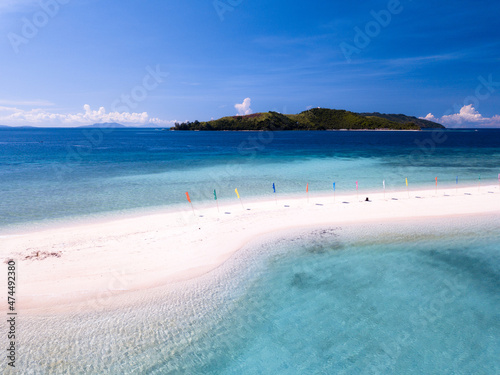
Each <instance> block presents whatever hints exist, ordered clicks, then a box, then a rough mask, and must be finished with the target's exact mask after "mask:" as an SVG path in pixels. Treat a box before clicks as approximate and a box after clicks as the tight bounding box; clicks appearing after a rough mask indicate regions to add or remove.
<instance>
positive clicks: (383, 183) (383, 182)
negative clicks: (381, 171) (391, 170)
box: [382, 180, 385, 189]
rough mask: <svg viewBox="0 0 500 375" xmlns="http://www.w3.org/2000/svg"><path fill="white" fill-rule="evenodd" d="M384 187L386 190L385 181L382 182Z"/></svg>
mask: <svg viewBox="0 0 500 375" xmlns="http://www.w3.org/2000/svg"><path fill="white" fill-rule="evenodd" d="M382 187H383V188H384V189H385V180H384V181H382Z"/></svg>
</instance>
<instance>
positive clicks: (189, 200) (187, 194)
mask: <svg viewBox="0 0 500 375" xmlns="http://www.w3.org/2000/svg"><path fill="white" fill-rule="evenodd" d="M434 181H435V186H436V192H437V188H438V178H437V177H435V178H434ZM458 182H459V178H458V176H456V177H455V186H456V189H458ZM355 183H356V194H358V191H359V183H358V180H356V182H355ZM498 184H499V187H500V173H499V174H498ZM405 186H406V188H407V191H408V194H409V184H408V177H405ZM480 186H481V175H479V176H478V187H479V188H480ZM332 187H333V199H334V202H335V193H336V182H333V184H332ZM272 188H273V194H274V197H275V200H276V184H275V183H274V182H273V185H272ZM382 189H383V192H384V199H385V192H386V183H385V180H382ZM234 192H235V194H236V197H237V199H238V200H239V201H240V203H241V206H242V207H243V208H245V207H244V205H243V202H242V200H241V196H240V193H239V192H238V189H237V188H235V189H234ZM306 194H307V197H308V200H309V183H306ZM213 195H214V201H215V203H216V205H217V211H219V202H218V199H217V190H216V189H214V192H213ZM186 199H187V201H188V202H189V204H190V205H191V209H192V210H193V213H194V207H193V202H192V201H191V197H190V196H189V192H187V191H186Z"/></svg>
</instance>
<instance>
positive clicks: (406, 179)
mask: <svg viewBox="0 0 500 375" xmlns="http://www.w3.org/2000/svg"><path fill="white" fill-rule="evenodd" d="M405 181H406V186H408V177H406V178H405Z"/></svg>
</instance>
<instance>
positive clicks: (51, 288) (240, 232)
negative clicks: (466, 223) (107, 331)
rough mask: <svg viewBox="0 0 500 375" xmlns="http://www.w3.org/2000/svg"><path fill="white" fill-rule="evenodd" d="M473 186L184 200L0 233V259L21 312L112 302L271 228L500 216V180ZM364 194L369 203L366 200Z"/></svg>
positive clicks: (195, 269) (191, 273)
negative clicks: (180, 206)
mask: <svg viewBox="0 0 500 375" xmlns="http://www.w3.org/2000/svg"><path fill="white" fill-rule="evenodd" d="M473 189H474V187H461V188H458V190H457V191H455V189H454V188H452V187H448V188H439V189H438V190H437V192H438V193H437V196H436V189H418V188H416V189H413V190H411V191H410V198H408V193H407V191H406V190H404V191H398V192H394V191H390V192H389V191H388V192H387V193H386V198H385V199H384V197H383V193H381V192H371V193H370V192H366V191H363V192H360V194H359V199H357V197H356V194H342V193H338V194H337V195H336V199H335V203H334V202H333V198H334V197H333V192H332V193H330V194H328V195H324V194H322V195H316V194H314V195H311V196H310V197H309V198H307V197H305V196H304V194H303V195H302V197H296V196H288V197H279V198H277V200H276V201H275V200H274V199H259V200H250V199H249V200H248V201H247V200H244V201H243V207H242V205H241V204H240V202H236V203H231V204H229V203H228V202H224V203H223V204H221V205H220V213H218V212H217V208H216V207H215V203H212V204H209V203H208V202H207V203H206V204H205V205H201V204H200V205H199V207H198V205H197V206H195V214H193V211H191V207H190V206H188V207H187V208H186V209H185V210H174V211H172V210H168V211H166V212H157V213H151V214H144V215H139V216H132V217H122V218H113V219H111V220H103V221H99V220H98V221H97V222H86V223H79V224H76V225H75V224H74V223H73V224H71V223H70V224H66V225H60V226H58V227H54V228H50V229H43V230H40V231H34V232H25V233H18V234H13V235H11V236H8V237H4V238H3V242H4V246H2V251H1V257H2V262H5V261H6V259H8V258H13V259H15V260H16V263H17V267H18V270H19V275H18V278H19V280H18V282H17V285H18V294H17V296H18V308H19V310H22V311H24V312H26V313H29V312H30V311H36V310H40V309H51V311H52V309H53V310H54V311H55V310H61V311H73V309H74V307H76V306H81V304H82V302H85V301H91V300H94V301H98V300H99V298H103V296H111V297H110V300H109V302H110V303H109V305H110V307H112V306H113V301H112V299H113V298H115V297H116V298H117V299H118V297H120V298H121V297H123V298H126V297H127V296H128V295H129V294H130V295H132V294H133V292H146V291H150V290H153V289H154V288H157V287H160V286H165V285H167V284H171V283H176V282H180V281H187V280H191V279H194V278H197V277H199V276H201V275H205V274H207V273H208V272H210V271H212V270H214V269H216V268H217V267H219V266H220V265H222V264H224V262H226V261H227V260H228V259H230V258H231V257H232V256H233V255H234V254H235V253H236V252H238V250H239V249H241V248H243V247H244V246H246V245H247V244H249V243H252V242H253V241H255V240H257V239H259V238H261V237H264V236H267V235H270V234H272V233H278V232H283V231H293V230H294V229H300V228H311V229H312V228H319V227H325V226H342V225H350V224H360V223H375V224H378V223H380V224H382V225H390V223H391V222H392V223H396V222H400V221H412V220H414V221H417V220H425V219H426V218H444V219H445V218H451V217H460V216H470V215H484V214H490V215H499V217H500V189H499V187H498V185H491V184H490V185H484V186H481V191H480V192H477V191H474V190H473ZM490 192H492V193H490ZM445 193H449V194H448V195H445ZM466 194H470V195H466ZM366 196H368V197H369V198H370V202H365V201H364V198H365V197H366ZM416 196H419V197H421V198H416ZM308 201H309V202H308ZM343 202H348V203H343ZM226 212H227V213H226ZM37 253H38V256H37ZM53 254H56V255H53ZM42 258H43V259H42ZM2 298H3V299H5V297H2ZM2 306H4V307H2V309H5V306H7V304H6V303H3V302H2Z"/></svg>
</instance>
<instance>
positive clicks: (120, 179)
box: [0, 129, 500, 375]
mask: <svg viewBox="0 0 500 375" xmlns="http://www.w3.org/2000/svg"><path fill="white" fill-rule="evenodd" d="M87 131H88V132H90V133H85V131H84V130H81V129H80V130H78V129H64V130H61V129H29V130H27V129H24V130H13V129H10V130H0V200H1V202H2V204H1V205H0V229H2V230H6V231H8V230H11V229H12V228H15V227H17V226H19V225H20V226H23V227H27V228H36V227H37V226H38V225H40V224H41V223H47V222H53V221H64V220H67V219H70V218H71V219H74V218H82V217H83V218H87V219H88V218H89V217H91V218H94V217H100V216H101V215H104V214H117V213H124V212H135V211H136V210H150V209H162V208H165V207H182V206H185V205H186V202H185V195H184V193H185V191H189V192H190V195H191V198H192V200H193V203H194V204H195V205H196V204H198V203H199V202H204V201H207V200H209V199H213V196H212V192H213V189H214V188H215V189H217V192H218V196H219V198H220V199H221V200H227V201H229V200H233V199H234V198H235V197H234V196H233V195H234V188H235V187H237V188H238V190H239V192H240V194H241V195H242V197H243V199H246V198H247V197H269V198H272V194H273V193H272V183H273V182H274V183H275V184H276V187H277V194H289V193H298V192H303V191H304V190H305V185H306V183H309V191H310V193H311V194H315V193H320V192H325V191H330V190H331V186H332V182H336V187H337V190H338V191H339V192H344V193H346V192H353V191H354V189H355V181H356V180H358V181H359V187H360V191H363V190H374V189H380V188H381V186H382V180H384V179H385V180H386V186H387V188H388V190H389V191H390V190H398V189H402V188H404V179H405V178H406V177H408V179H409V182H410V187H433V186H434V178H435V176H438V177H439V183H440V184H445V185H450V186H452V185H454V184H455V183H456V176H459V184H460V185H475V184H477V183H478V181H479V176H481V181H482V182H483V183H496V182H497V176H498V173H500V170H499V169H500V131H498V130H489V131H486V130H484V131H478V132H475V131H446V132H445V133H443V134H444V136H445V137H444V138H443V134H441V135H436V134H434V133H432V132H310V133H309V132H277V133H258V132H257V133H255V132H241V133H239V132H236V133H233V132H223V133H204V132H195V133H182V132H161V131H154V130H140V129H125V130H114V131H112V132H106V133H102V134H101V133H95V131H97V130H92V131H90V130H87ZM492 196H494V195H492ZM499 223H500V218H499V217H498V216H487V217H474V218H468V219H467V218H459V219H446V220H444V219H440V220H437V219H436V220H427V221H425V222H419V223H408V224H404V223H391V224H383V225H382V224H381V225H373V226H361V225H360V226H354V227H351V226H342V227H338V228H324V229H321V230H319V229H316V230H306V229H304V230H303V231H302V232H299V233H284V234H279V235H274V237H272V238H271V237H270V238H266V239H256V241H259V242H256V243H254V244H250V245H249V246H248V247H246V248H244V249H242V250H241V251H239V252H237V253H236V254H235V255H234V256H233V257H232V259H230V261H228V262H226V263H225V264H224V265H222V266H221V267H219V268H218V269H216V270H214V271H212V272H211V273H209V274H207V275H205V276H203V277H200V278H198V279H196V280H193V281H191V282H186V283H180V284H175V285H173V286H168V287H167V286H166V287H162V288H160V289H156V290H148V291H145V292H143V293H141V294H140V295H138V296H137V295H135V294H132V295H125V297H123V298H125V299H127V298H130V301H132V300H133V301H136V298H138V302H136V303H135V304H134V305H133V306H132V307H130V308H128V307H124V308H121V309H118V310H109V311H108V310H106V308H109V307H110V306H112V305H114V303H115V299H120V298H121V297H119V296H115V295H113V293H112V292H110V293H109V294H106V295H102V296H99V298H97V299H95V300H90V301H85V302H84V306H82V309H81V310H79V309H76V310H75V311H74V312H73V313H71V314H70V315H65V314H56V313H54V312H52V311H45V312H41V313H40V314H38V315H29V316H28V315H24V316H23V314H22V312H21V314H20V316H19V324H18V330H19V338H20V339H19V355H18V358H19V367H18V373H23V374H104V373H109V374H138V373H140V374H223V375H229V374H398V375H399V374H485V375H491V374H498V373H500V362H499V360H498V358H499V357H500V323H499V322H500V316H499V314H500V313H499V311H500V301H499V299H500V247H499V246H498V244H499V241H500V232H499V231H498V228H499ZM110 267H112V265H110ZM116 271H117V272H118V274H120V270H116ZM19 272H22V268H20V271H19ZM116 283H118V284H119V283H120V281H117V280H115V279H112V280H109V284H110V285H116ZM127 296H128V297H127ZM89 308H90V311H93V312H92V313H90V312H87V311H89ZM2 368H5V367H2Z"/></svg>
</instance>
